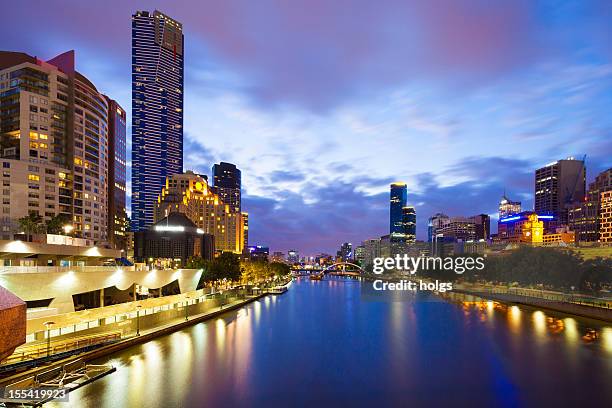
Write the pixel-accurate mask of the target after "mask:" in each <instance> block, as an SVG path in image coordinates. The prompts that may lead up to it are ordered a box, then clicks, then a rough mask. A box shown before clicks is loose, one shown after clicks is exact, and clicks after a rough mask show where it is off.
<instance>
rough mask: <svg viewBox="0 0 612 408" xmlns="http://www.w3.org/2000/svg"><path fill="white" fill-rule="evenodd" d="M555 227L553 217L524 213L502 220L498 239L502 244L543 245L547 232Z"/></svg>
mask: <svg viewBox="0 0 612 408" xmlns="http://www.w3.org/2000/svg"><path fill="white" fill-rule="evenodd" d="M554 225H555V219H554V216H553V215H550V214H542V215H538V214H537V213H535V212H533V211H523V212H521V213H519V214H514V215H511V216H509V217H506V218H502V219H500V220H499V224H498V233H497V237H498V239H499V240H500V241H502V242H513V243H519V242H528V243H541V242H542V240H543V237H544V234H545V233H546V231H550V230H551V229H554ZM540 228H542V230H541V231H540Z"/></svg>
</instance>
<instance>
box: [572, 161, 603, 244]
mask: <svg viewBox="0 0 612 408" xmlns="http://www.w3.org/2000/svg"><path fill="white" fill-rule="evenodd" d="M610 190H612V168H610V169H608V170H606V171H603V172H601V173H600V174H598V175H597V177H595V180H594V181H593V182H592V183H590V184H589V189H588V190H587V193H586V199H585V200H584V201H582V202H579V203H575V204H573V205H572V206H570V207H569V209H568V225H569V227H570V229H571V230H572V231H574V232H575V233H576V241H579V242H597V241H599V229H600V221H601V220H600V215H601V214H600V210H601V206H600V200H601V193H603V192H606V191H610Z"/></svg>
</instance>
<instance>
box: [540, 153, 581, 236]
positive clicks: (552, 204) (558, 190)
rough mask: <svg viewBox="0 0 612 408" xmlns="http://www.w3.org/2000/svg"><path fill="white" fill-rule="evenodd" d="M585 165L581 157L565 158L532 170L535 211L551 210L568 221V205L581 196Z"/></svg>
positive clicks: (562, 219)
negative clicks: (576, 158)
mask: <svg viewBox="0 0 612 408" xmlns="http://www.w3.org/2000/svg"><path fill="white" fill-rule="evenodd" d="M585 190H586V169H585V167H584V161H582V160H575V159H574V158H571V157H570V158H568V159H565V160H559V161H556V162H554V163H550V164H547V165H546V166H544V167H542V168H540V169H537V170H536V171H535V195H534V197H535V206H534V210H535V212H536V213H538V214H551V215H553V216H555V218H556V219H557V220H558V221H559V223H561V224H567V208H568V206H569V205H571V204H573V203H576V202H581V201H583V200H584V195H585Z"/></svg>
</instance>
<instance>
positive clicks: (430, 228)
mask: <svg viewBox="0 0 612 408" xmlns="http://www.w3.org/2000/svg"><path fill="white" fill-rule="evenodd" d="M449 220H450V217H449V216H448V215H446V214H442V213H436V214H435V215H433V216H431V217H429V221H428V223H427V242H434V237H435V236H436V231H437V230H438V229H439V228H441V227H442V226H443V225H446V224H448V222H449Z"/></svg>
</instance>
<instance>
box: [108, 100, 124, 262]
mask: <svg viewBox="0 0 612 408" xmlns="http://www.w3.org/2000/svg"><path fill="white" fill-rule="evenodd" d="M105 98H106V102H107V104H108V157H109V158H110V163H109V166H108V180H109V182H108V193H107V196H108V220H107V224H108V241H109V242H110V243H111V245H113V247H115V248H118V249H123V250H125V249H127V241H126V232H127V229H128V225H127V212H126V209H125V194H126V181H127V162H126V114H125V110H124V109H123V108H122V107H121V106H120V105H119V103H117V101H115V100H113V99H111V98H109V97H108V96H105Z"/></svg>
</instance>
